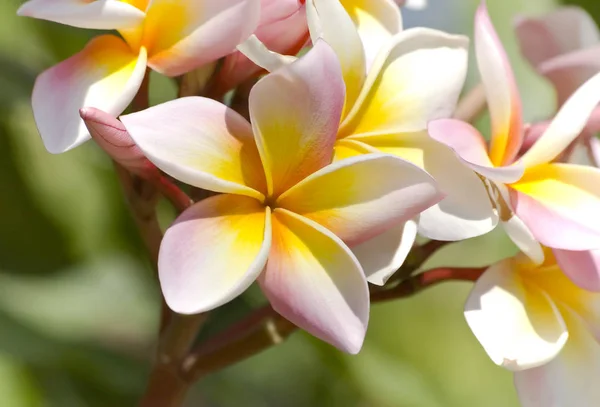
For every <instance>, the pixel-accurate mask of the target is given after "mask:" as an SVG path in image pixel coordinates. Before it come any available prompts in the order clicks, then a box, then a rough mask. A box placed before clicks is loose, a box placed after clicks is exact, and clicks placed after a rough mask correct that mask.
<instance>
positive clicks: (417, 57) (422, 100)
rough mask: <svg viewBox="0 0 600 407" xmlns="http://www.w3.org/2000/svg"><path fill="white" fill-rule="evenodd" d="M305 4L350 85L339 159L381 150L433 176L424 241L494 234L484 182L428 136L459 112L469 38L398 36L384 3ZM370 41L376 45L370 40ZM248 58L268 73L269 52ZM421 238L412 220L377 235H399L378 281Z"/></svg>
mask: <svg viewBox="0 0 600 407" xmlns="http://www.w3.org/2000/svg"><path fill="white" fill-rule="evenodd" d="M306 4H307V18H308V22H309V27H310V32H311V36H312V39H313V41H316V40H317V39H318V38H323V39H325V41H327V42H328V43H329V44H331V45H332V48H333V49H334V51H335V52H336V54H337V56H338V59H339V60H340V63H341V66H342V73H343V77H344V82H345V84H346V99H345V102H344V110H343V113H342V118H341V121H340V129H339V131H338V135H337V141H336V143H335V159H336V160H340V159H343V158H347V157H352V156H357V155H360V154H365V153H373V152H384V153H390V154H394V155H397V156H399V157H401V158H404V159H406V160H408V161H410V162H412V163H413V164H416V165H417V166H419V167H421V168H424V169H425V170H426V171H428V172H429V173H430V174H431V175H432V176H433V177H434V178H435V179H436V180H437V181H438V183H439V184H440V188H441V189H442V191H443V192H444V193H445V194H446V198H445V199H444V200H443V201H442V202H441V203H440V204H438V205H435V206H433V207H432V208H429V209H427V210H426V211H424V212H423V213H421V215H420V221H419V228H420V232H421V233H423V234H424V235H426V236H427V237H430V238H434V239H438V240H460V239H464V238H468V237H473V236H477V235H480V234H483V233H486V232H488V231H490V230H491V229H492V228H493V227H494V226H495V222H496V216H495V214H494V213H493V211H492V206H491V204H490V200H489V198H488V196H487V193H486V191H485V188H484V187H483V184H482V183H481V181H480V180H479V178H478V177H477V175H476V174H475V173H474V172H473V171H472V170H470V169H468V168H466V167H465V166H464V165H463V164H462V163H461V162H460V161H459V160H457V158H456V157H455V155H454V154H453V153H452V151H451V150H450V149H448V148H446V147H445V146H444V145H442V144H440V143H437V142H436V141H434V140H432V139H430V138H429V137H428V135H427V123H428V121H430V120H433V119H437V118H442V117H450V116H451V115H452V113H453V111H454V108H455V105H456V101H457V99H458V96H459V94H460V90H461V88H462V85H463V82H464V79H465V75H466V70H467V52H468V51H467V49H468V40H467V38H466V37H463V36H455V35H449V34H446V33H443V32H440V31H435V30H430V29H425V28H416V29H410V30H406V31H404V32H400V33H397V34H395V35H393V29H392V28H389V29H388V30H385V29H383V28H382V27H396V30H397V31H399V30H400V28H401V22H400V21H401V20H400V19H399V17H400V16H399V12H398V11H397V7H395V6H394V5H393V4H392V5H391V7H389V8H388V6H390V5H389V4H388V3H386V2H382V1H377V2H365V1H361V2H359V1H354V2H351V1H346V0H344V1H342V2H339V1H337V0H309V1H307V3H306ZM390 10H396V13H398V19H396V17H394V18H389V16H391V15H392V14H391V11H390ZM391 22H394V23H393V24H392V23H391ZM356 25H358V28H357V27H356ZM368 38H371V39H373V38H378V40H377V41H365V39H368ZM369 44H371V46H375V44H377V47H378V51H379V54H378V56H377V58H376V59H375V61H374V62H373V63H372V65H371V68H370V69H369V70H368V72H367V61H366V59H365V55H366V54H365V49H366V48H368V47H369ZM251 56H252V58H253V60H255V62H257V63H258V64H262V65H263V66H265V67H267V66H269V64H270V63H272V62H273V59H272V58H271V57H272V55H270V54H267V55H261V54H260V53H252V54H251ZM273 65H276V64H273ZM273 65H270V66H273ZM416 233H417V228H416V226H415V224H414V223H413V222H409V223H408V224H407V225H406V226H404V225H400V226H398V228H397V229H396V230H390V231H389V232H388V235H381V236H380V238H381V239H385V240H387V241H389V240H390V235H392V234H395V236H396V237H395V239H396V240H397V242H398V244H397V246H396V250H395V251H390V261H389V267H388V269H387V271H388V273H385V272H382V274H381V275H380V279H379V281H378V282H376V281H372V282H373V283H379V284H383V283H385V281H386V279H387V278H388V277H389V275H390V274H391V273H392V272H393V271H394V270H396V269H397V267H398V266H399V265H400V264H402V262H403V261H404V257H402V254H404V255H406V254H407V253H408V251H409V250H410V248H411V246H412V245H413V242H414V239H415V237H416ZM373 241H374V242H376V239H374V240H373Z"/></svg>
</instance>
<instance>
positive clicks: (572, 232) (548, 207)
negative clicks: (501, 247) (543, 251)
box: [511, 164, 600, 250]
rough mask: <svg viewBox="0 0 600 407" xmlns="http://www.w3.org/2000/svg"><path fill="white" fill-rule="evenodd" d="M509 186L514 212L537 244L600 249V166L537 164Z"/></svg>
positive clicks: (557, 247) (565, 248) (558, 247)
mask: <svg viewBox="0 0 600 407" xmlns="http://www.w3.org/2000/svg"><path fill="white" fill-rule="evenodd" d="M511 187H512V188H513V191H511V201H512V205H513V207H514V210H515V213H516V214H517V216H519V217H520V218H521V219H522V220H523V222H525V224H526V225H527V227H528V228H529V229H530V230H531V232H532V233H533V235H534V236H535V238H536V239H537V240H538V241H539V242H540V243H542V244H543V245H545V246H548V247H551V248H554V249H564V250H590V249H598V248H600V217H598V216H597V213H598V208H600V169H598V168H593V167H586V166H580V165H574V164H546V165H540V166H537V167H535V168H532V169H528V170H527V171H526V172H525V175H524V176H523V178H522V179H521V180H520V181H519V182H517V183H515V184H512V185H511Z"/></svg>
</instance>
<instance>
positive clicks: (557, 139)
mask: <svg viewBox="0 0 600 407" xmlns="http://www.w3.org/2000/svg"><path fill="white" fill-rule="evenodd" d="M599 102H600V73H598V74H596V75H595V76H594V77H592V78H591V79H590V80H588V81H587V82H586V83H584V84H583V85H582V86H581V87H580V88H579V89H577V91H576V92H575V93H574V94H573V95H572V96H571V97H570V98H569V100H567V101H566V102H565V104H564V105H563V106H562V108H561V109H560V110H559V111H558V113H557V114H556V116H555V117H554V119H553V120H552V122H551V123H550V125H549V126H548V128H547V129H546V131H545V132H544V134H543V135H542V136H541V137H540V138H539V140H538V141H537V142H536V143H535V144H534V145H533V146H532V147H531V148H530V149H529V150H527V152H526V153H525V154H524V155H523V157H522V158H521V159H522V161H523V163H524V164H525V166H527V167H533V166H536V165H539V164H545V163H548V162H550V161H552V160H553V159H554V158H556V157H557V156H558V155H559V154H560V153H562V152H563V151H564V149H565V148H567V147H568V146H569V144H571V142H572V141H573V140H574V139H575V138H576V137H577V136H578V135H579V134H580V133H581V132H582V130H583V129H584V128H585V126H586V124H587V122H588V120H589V118H590V116H591V115H592V113H593V112H594V110H595V108H596V106H597V105H598V103H599Z"/></svg>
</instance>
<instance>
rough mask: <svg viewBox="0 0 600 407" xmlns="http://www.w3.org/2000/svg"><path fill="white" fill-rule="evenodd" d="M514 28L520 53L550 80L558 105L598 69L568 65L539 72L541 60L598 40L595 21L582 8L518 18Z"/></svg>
mask: <svg viewBox="0 0 600 407" xmlns="http://www.w3.org/2000/svg"><path fill="white" fill-rule="evenodd" d="M515 30H516V34H517V39H518V40H519V45H520V47H521V52H522V54H523V55H524V56H525V58H527V59H528V60H529V62H530V63H531V64H532V65H533V67H534V68H536V69H538V71H540V72H541V73H542V74H543V75H546V76H547V77H548V79H550V80H551V81H552V83H553V84H554V86H555V88H556V90H557V97H558V104H559V106H561V105H562V104H563V103H564V102H565V101H566V100H567V98H568V97H569V96H570V95H571V94H572V93H573V92H574V91H575V90H576V89H577V88H578V87H579V86H580V85H581V84H582V83H584V82H585V81H586V80H588V79H589V78H591V77H592V76H593V74H594V73H596V72H598V70H599V69H600V67H598V66H596V68H595V70H594V68H593V67H591V66H589V65H588V66H585V65H584V66H571V67H568V68H566V69H561V70H555V71H553V72H543V69H542V65H543V64H544V63H546V62H550V60H552V59H554V58H556V57H559V56H561V55H564V56H566V55H568V54H570V53H572V52H575V51H579V50H582V49H584V48H588V47H591V46H594V45H597V44H598V43H599V42H600V34H599V32H598V29H597V28H596V23H595V22H594V20H593V19H592V17H591V16H590V15H589V14H588V13H586V12H585V11H584V10H583V9H580V8H578V7H561V8H559V9H557V10H556V11H553V12H551V13H548V14H546V15H544V16H542V17H540V18H519V19H518V21H517V22H516V27H515ZM596 65H597V63H596Z"/></svg>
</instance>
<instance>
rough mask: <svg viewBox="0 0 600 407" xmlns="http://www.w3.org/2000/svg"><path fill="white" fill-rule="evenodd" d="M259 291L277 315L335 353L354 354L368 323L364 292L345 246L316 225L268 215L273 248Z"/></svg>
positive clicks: (364, 285)
mask: <svg viewBox="0 0 600 407" xmlns="http://www.w3.org/2000/svg"><path fill="white" fill-rule="evenodd" d="M259 283H260V286H261V288H262V290H263V292H264V293H265V295H266V296H267V298H268V299H269V301H270V302H271V305H272V306H273V308H274V309H275V310H276V311H277V312H278V313H280V314H281V315H282V316H284V317H285V318H287V319H288V320H290V321H291V322H293V323H294V324H296V325H298V326H299V327H300V328H302V329H304V330H306V331H308V332H309V333H311V334H312V335H314V336H316V337H318V338H320V339H322V340H324V341H326V342H329V343H330V344H332V345H334V346H336V347H337V348H339V349H340V350H343V351H345V352H348V353H358V351H359V350H360V348H361V346H362V343H363V340H364V337H365V332H366V329H367V324H368V321H369V290H368V288H367V281H366V280H365V277H364V275H363V271H362V269H361V267H360V264H359V263H358V261H357V260H356V258H355V257H354V255H353V254H352V252H351V251H350V249H348V247H347V246H346V245H345V244H344V243H343V242H342V241H341V240H340V239H339V238H338V237H336V236H335V235H334V234H332V233H331V232H330V231H328V230H327V229H325V228H323V227H322V226H320V225H318V224H316V223H315V222H312V221H310V220H308V219H306V218H303V217H302V216H299V215H296V214H294V213H292V212H289V211H287V210H285V209H280V208H278V209H275V211H274V212H273V243H272V246H271V253H270V254H269V261H268V262H267V266H266V269H265V271H264V272H263V273H262V274H261V276H260V278H259Z"/></svg>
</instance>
